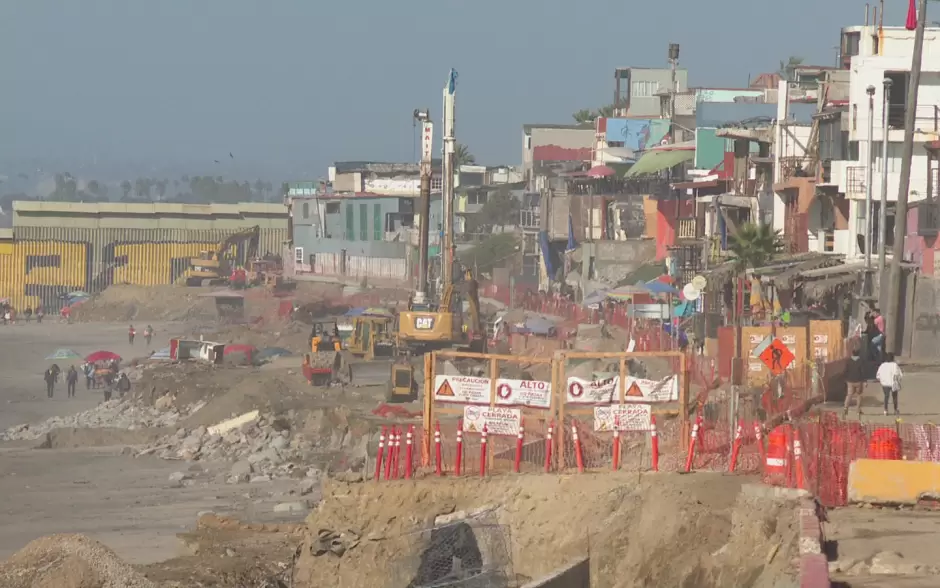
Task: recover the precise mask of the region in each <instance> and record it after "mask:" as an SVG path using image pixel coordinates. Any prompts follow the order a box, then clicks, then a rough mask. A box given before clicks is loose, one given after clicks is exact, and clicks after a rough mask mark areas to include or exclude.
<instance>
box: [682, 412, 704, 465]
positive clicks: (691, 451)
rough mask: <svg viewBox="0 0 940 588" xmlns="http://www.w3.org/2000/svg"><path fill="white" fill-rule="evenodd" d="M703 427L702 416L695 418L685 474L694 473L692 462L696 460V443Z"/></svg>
mask: <svg viewBox="0 0 940 588" xmlns="http://www.w3.org/2000/svg"><path fill="white" fill-rule="evenodd" d="M701 425H702V415H699V416H697V417H696V418H695V424H693V425H692V438H691V439H689V454H688V455H687V456H686V458H685V473H689V472H691V471H692V462H693V461H694V460H695V442H696V441H697V440H698V430H699V428H700V427H701Z"/></svg>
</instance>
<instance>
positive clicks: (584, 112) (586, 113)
mask: <svg viewBox="0 0 940 588" xmlns="http://www.w3.org/2000/svg"><path fill="white" fill-rule="evenodd" d="M571 118H573V119H574V122H576V123H578V124H579V125H583V124H586V123H591V122H594V119H595V118H597V114H596V113H595V112H593V111H591V110H588V109H587V108H582V109H581V110H579V111H578V112H576V113H574V114H572V115H571Z"/></svg>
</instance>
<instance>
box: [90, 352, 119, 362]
mask: <svg viewBox="0 0 940 588" xmlns="http://www.w3.org/2000/svg"><path fill="white" fill-rule="evenodd" d="M114 359H116V360H118V361H121V356H120V355H118V354H117V353H114V352H113V351H95V352H94V353H92V354H90V355H88V356H87V357H85V361H87V362H89V363H97V362H99V361H111V360H114Z"/></svg>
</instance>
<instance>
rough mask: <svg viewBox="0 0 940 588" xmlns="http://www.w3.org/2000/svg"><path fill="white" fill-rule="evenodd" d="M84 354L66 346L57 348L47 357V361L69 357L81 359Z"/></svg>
mask: <svg viewBox="0 0 940 588" xmlns="http://www.w3.org/2000/svg"><path fill="white" fill-rule="evenodd" d="M81 357H82V356H81V355H79V354H77V353H75V352H74V351H72V350H71V349H66V348H65V347H63V348H61V349H56V350H55V351H53V352H52V355H49V356H47V357H46V360H47V361H56V360H62V361H64V360H67V359H80V358H81Z"/></svg>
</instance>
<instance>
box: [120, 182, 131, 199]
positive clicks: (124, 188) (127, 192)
mask: <svg viewBox="0 0 940 588" xmlns="http://www.w3.org/2000/svg"><path fill="white" fill-rule="evenodd" d="M132 187H133V186H131V183H130V182H129V181H127V180H124V181H123V182H121V190H122V191H123V192H124V196H122V197H121V200H122V201H124V202H127V200H128V196H129V195H130V193H131V188H132Z"/></svg>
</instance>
